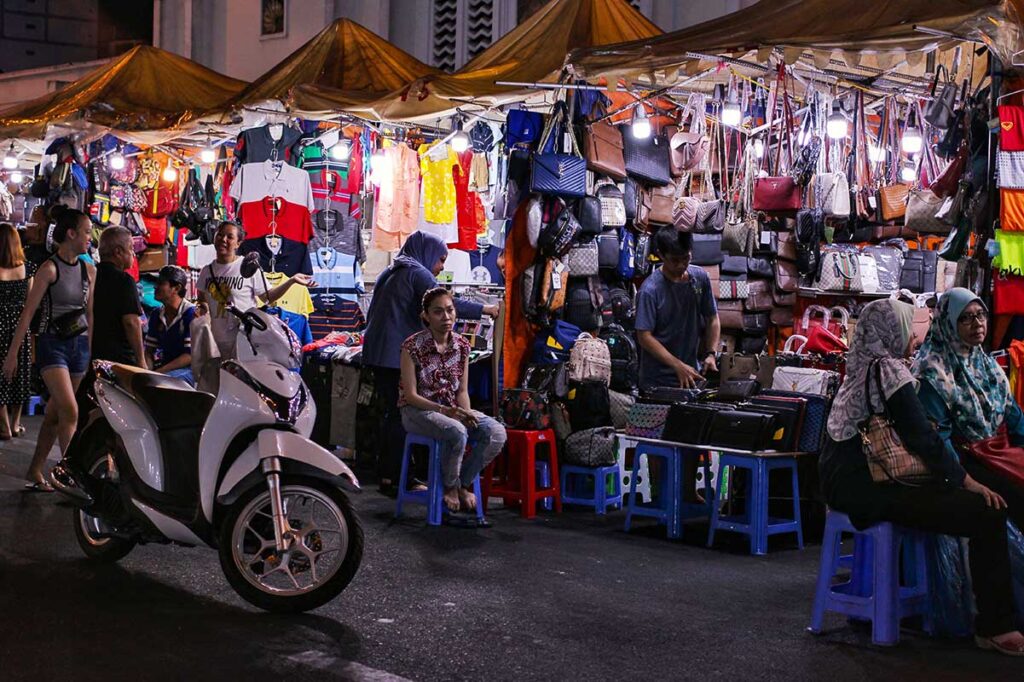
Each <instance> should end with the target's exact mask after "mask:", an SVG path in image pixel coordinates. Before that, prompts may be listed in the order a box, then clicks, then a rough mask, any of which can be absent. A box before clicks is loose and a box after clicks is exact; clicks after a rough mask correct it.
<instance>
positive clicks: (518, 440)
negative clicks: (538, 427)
mask: <svg viewBox="0 0 1024 682" xmlns="http://www.w3.org/2000/svg"><path fill="white" fill-rule="evenodd" d="M507 434H508V440H507V441H506V443H505V451H504V452H503V453H502V454H501V455H500V456H499V457H498V458H497V459H496V460H495V461H494V462H491V463H490V465H488V467H487V470H486V471H485V472H484V475H483V476H481V481H480V482H481V485H482V488H483V496H484V510H485V511H486V509H487V501H488V498H489V497H491V496H492V495H493V496H494V497H500V498H502V499H503V500H504V501H505V504H506V505H509V504H512V503H513V502H518V503H519V509H520V513H521V514H522V516H523V517H524V518H527V519H532V518H534V517H535V516H537V503H538V502H540V501H541V500H545V499H548V498H551V499H552V500H553V501H554V504H555V512H557V513H559V514H561V513H562V495H561V486H560V483H559V481H560V480H561V477H560V476H559V475H558V448H557V446H556V445H555V432H554V431H552V430H551V429H547V430H545V431H517V430H514V429H508V430H507ZM543 446H546V448H547V451H548V456H549V457H550V467H551V471H550V474H551V485H550V486H548V487H544V488H541V487H538V486H537V476H536V468H537V450H538V448H539V447H543ZM498 462H502V463H503V464H504V470H503V471H501V470H499V474H498V478H497V479H495V468H496V467H495V464H497V463H498Z"/></svg>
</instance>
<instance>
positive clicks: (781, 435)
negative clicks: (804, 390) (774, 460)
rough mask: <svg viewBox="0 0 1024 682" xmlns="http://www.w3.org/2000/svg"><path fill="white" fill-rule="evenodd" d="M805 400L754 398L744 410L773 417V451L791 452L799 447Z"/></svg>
mask: <svg viewBox="0 0 1024 682" xmlns="http://www.w3.org/2000/svg"><path fill="white" fill-rule="evenodd" d="M806 406H807V401H806V400H800V399H779V398H762V397H755V398H752V399H751V400H750V403H749V404H748V405H744V409H749V410H751V411H753V412H763V413H765V414H771V415H773V416H774V417H775V433H774V434H772V436H773V437H772V447H773V448H774V449H775V450H793V449H794V448H797V447H799V444H800V435H801V429H802V426H803V420H804V410H805V408H806Z"/></svg>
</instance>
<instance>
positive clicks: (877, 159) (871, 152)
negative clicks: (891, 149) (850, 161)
mask: <svg viewBox="0 0 1024 682" xmlns="http://www.w3.org/2000/svg"><path fill="white" fill-rule="evenodd" d="M886 156H887V154H886V151H885V148H884V147H877V146H875V144H874V143H868V160H869V161H871V163H882V162H883V161H885V157H886Z"/></svg>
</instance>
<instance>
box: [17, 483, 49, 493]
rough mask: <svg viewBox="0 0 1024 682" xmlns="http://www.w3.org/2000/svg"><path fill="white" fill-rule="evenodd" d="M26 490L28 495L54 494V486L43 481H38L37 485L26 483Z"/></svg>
mask: <svg viewBox="0 0 1024 682" xmlns="http://www.w3.org/2000/svg"><path fill="white" fill-rule="evenodd" d="M24 490H25V492H27V493H52V492H53V486H51V485H50V484H49V483H45V482H43V481H36V482H35V483H26V484H25V488H24Z"/></svg>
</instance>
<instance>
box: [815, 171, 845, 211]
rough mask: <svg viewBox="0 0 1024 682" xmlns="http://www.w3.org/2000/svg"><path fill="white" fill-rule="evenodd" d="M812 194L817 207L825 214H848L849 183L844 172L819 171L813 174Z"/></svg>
mask: <svg viewBox="0 0 1024 682" xmlns="http://www.w3.org/2000/svg"><path fill="white" fill-rule="evenodd" d="M814 194H815V197H816V198H817V203H818V208H820V209H821V210H822V211H824V212H825V214H826V215H833V216H848V215H850V184H849V183H848V182H847V180H846V173H819V174H818V175H816V176H814Z"/></svg>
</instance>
